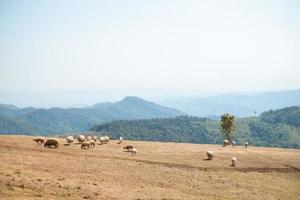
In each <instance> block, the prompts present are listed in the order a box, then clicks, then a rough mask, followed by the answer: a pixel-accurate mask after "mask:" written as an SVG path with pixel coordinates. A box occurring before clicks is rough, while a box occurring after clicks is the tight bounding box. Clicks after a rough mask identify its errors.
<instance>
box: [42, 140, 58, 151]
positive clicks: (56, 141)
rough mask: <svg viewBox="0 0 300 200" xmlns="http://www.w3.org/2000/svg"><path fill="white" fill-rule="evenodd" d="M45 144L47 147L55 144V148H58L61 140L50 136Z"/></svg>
mask: <svg viewBox="0 0 300 200" xmlns="http://www.w3.org/2000/svg"><path fill="white" fill-rule="evenodd" d="M44 146H45V147H46V148H48V147H49V148H52V147H53V146H54V148H55V149H56V148H57V147H58V146H59V141H58V139H56V138H49V139H47V140H46V142H45V144H44Z"/></svg>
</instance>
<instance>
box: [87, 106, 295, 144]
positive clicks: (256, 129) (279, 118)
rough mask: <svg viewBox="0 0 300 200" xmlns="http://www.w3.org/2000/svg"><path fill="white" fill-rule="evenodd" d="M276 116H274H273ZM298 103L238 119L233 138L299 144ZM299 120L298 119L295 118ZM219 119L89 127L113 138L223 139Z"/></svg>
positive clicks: (262, 142) (115, 122)
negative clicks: (257, 115) (294, 105)
mask: <svg viewBox="0 0 300 200" xmlns="http://www.w3.org/2000/svg"><path fill="white" fill-rule="evenodd" d="M275 119H276V120H275ZM299 119H300V107H290V108H284V109H281V110H276V111H269V112H265V113H263V114H262V116H261V117H251V118H240V119H237V128H236V133H235V136H234V138H235V140H236V141H237V142H238V143H240V144H243V143H244V142H245V141H248V142H250V143H251V144H253V145H256V146H271V147H292V148H300V128H299V127H300V123H299ZM297 120H298V121H297ZM219 126H220V123H219V121H217V120H209V119H205V118H198V117H187V116H182V117H175V118H168V119H150V120H131V121H114V122H110V123H104V124H100V125H98V126H95V127H93V128H92V130H94V131H99V132H105V133H108V134H109V135H111V136H112V137H113V138H117V137H118V136H119V135H122V136H124V137H126V138H128V139H134V140H150V141H165V142H168V141H177V142H190V143H213V144H217V143H219V144H220V143H222V140H223V139H222V136H221V134H220V131H219Z"/></svg>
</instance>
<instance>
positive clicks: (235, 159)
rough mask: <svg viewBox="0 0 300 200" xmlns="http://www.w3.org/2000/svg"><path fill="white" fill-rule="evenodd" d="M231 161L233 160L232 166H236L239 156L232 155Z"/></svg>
mask: <svg viewBox="0 0 300 200" xmlns="http://www.w3.org/2000/svg"><path fill="white" fill-rule="evenodd" d="M231 162H232V165H231V166H235V165H236V162H237V158H236V157H232V159H231Z"/></svg>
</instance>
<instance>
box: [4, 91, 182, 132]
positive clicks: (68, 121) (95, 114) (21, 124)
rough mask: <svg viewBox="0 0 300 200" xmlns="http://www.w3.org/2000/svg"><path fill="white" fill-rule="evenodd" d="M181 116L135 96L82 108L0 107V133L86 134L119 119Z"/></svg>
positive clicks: (173, 110) (176, 112) (178, 112)
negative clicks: (92, 129)
mask: <svg viewBox="0 0 300 200" xmlns="http://www.w3.org/2000/svg"><path fill="white" fill-rule="evenodd" d="M179 115H184V113H183V112H180V111H178V110H176V109H172V108H167V107H163V106H160V105H157V104H155V103H152V102H149V101H145V100H143V99H140V98H137V97H126V98H124V99H123V100H122V101H119V102H116V103H101V104H96V105H94V106H91V107H86V108H70V109H63V108H51V109H37V108H32V107H31V108H23V109H21V108H18V107H16V106H12V105H4V104H0V134H28V135H35V134H39V135H47V134H63V133H67V132H79V131H87V130H89V129H90V128H91V127H92V126H93V125H95V124H99V123H102V122H106V121H112V120H121V119H150V118H157V117H162V118H164V117H174V116H179Z"/></svg>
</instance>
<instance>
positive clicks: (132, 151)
mask: <svg viewBox="0 0 300 200" xmlns="http://www.w3.org/2000/svg"><path fill="white" fill-rule="evenodd" d="M136 152H137V149H136V148H133V149H131V155H132V156H134V155H136Z"/></svg>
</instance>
